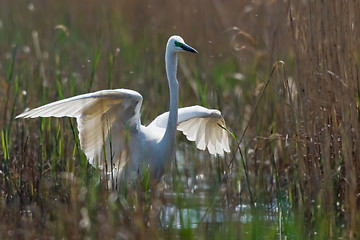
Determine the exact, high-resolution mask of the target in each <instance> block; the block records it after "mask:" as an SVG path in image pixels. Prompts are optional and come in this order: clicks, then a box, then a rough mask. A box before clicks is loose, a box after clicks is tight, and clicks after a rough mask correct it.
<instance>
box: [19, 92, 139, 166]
mask: <svg viewBox="0 0 360 240" xmlns="http://www.w3.org/2000/svg"><path fill="white" fill-rule="evenodd" d="M141 103H142V96H141V95H140V94H139V93H138V92H135V91H132V90H128V89H115V90H102V91H98V92H94V93H88V94H83V95H79V96H75V97H71V98H67V99H63V100H60V101H56V102H53V103H49V104H46V105H44V106H41V107H38V108H35V109H32V110H29V111H27V112H24V113H22V114H20V115H18V116H17V117H16V118H35V117H65V116H66V117H75V118H76V121H77V126H78V130H79V138H80V145H81V148H82V149H83V151H84V153H85V155H86V156H87V158H88V160H89V163H91V164H92V165H93V166H97V167H103V163H104V160H105V157H106V156H107V162H108V163H110V158H111V160H113V163H116V162H117V161H120V160H121V159H120V158H121V154H123V151H125V135H126V131H137V130H138V129H139V127H140V107H141ZM109 132H110V133H111V136H109V135H108V133H109ZM110 139H111V140H110ZM104 143H105V149H106V155H104V153H103V147H104ZM110 145H112V147H110ZM110 149H111V150H112V151H111V154H110ZM110 156H112V157H110Z"/></svg>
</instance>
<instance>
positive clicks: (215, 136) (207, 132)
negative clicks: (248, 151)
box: [149, 106, 230, 154]
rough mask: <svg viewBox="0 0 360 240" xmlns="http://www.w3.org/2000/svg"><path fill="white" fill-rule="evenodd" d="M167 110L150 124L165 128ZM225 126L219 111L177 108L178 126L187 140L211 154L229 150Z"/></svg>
mask: <svg viewBox="0 0 360 240" xmlns="http://www.w3.org/2000/svg"><path fill="white" fill-rule="evenodd" d="M168 117H169V112H166V113H163V114H161V115H160V116H158V117H157V118H156V119H155V120H154V121H153V122H152V123H151V124H150V125H149V127H150V126H156V127H161V128H166V126H167V121H168ZM219 125H220V126H223V127H225V120H224V118H223V117H222V115H221V112H220V111H219V110H216V109H207V108H204V107H201V106H191V107H184V108H179V110H178V127H177V129H178V130H179V131H182V132H183V133H184V134H185V136H186V138H187V139H188V140H189V141H195V142H196V146H197V148H198V149H200V150H205V148H207V149H208V150H209V152H210V153H211V154H223V153H224V151H225V152H230V147H229V138H228V133H227V132H226V130H224V129H223V128H221V127H220V126H219Z"/></svg>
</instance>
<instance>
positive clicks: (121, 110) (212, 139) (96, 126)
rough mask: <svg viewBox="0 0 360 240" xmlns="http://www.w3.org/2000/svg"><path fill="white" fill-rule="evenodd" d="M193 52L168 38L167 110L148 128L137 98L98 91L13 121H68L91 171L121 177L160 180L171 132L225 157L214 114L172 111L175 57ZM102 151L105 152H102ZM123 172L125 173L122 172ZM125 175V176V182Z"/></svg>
mask: <svg viewBox="0 0 360 240" xmlns="http://www.w3.org/2000/svg"><path fill="white" fill-rule="evenodd" d="M181 51H189V52H197V51H196V50H195V49H193V48H191V47H190V46H188V45H186V44H185V42H184V40H183V39H182V38H181V37H179V36H172V37H170V39H169V41H168V43H167V47H166V54H165V56H166V57H165V61H166V71H167V76H168V81H169V88H170V110H169V112H166V113H163V114H161V115H160V116H158V117H157V118H156V119H155V120H154V121H153V122H151V123H150V124H149V125H148V126H143V125H141V122H140V108H141V104H142V100H143V98H142V96H141V95H140V94H139V93H138V92H136V91H133V90H128V89H115V90H102V91H98V92H94V93H88V94H83V95H79V96H75V97H71V98H67V99H64V100H60V101H56V102H53V103H49V104H46V105H44V106H41V107H38V108H35V109H32V110H29V111H27V112H24V113H22V114H20V115H18V116H17V117H16V118H35V117H74V118H76V120H77V126H78V131H79V138H80V145H81V148H82V149H83V151H84V152H85V154H86V157H87V158H88V160H89V163H91V164H92V165H93V166H95V167H100V168H104V166H105V164H107V166H106V169H107V170H108V171H111V170H116V172H117V173H122V171H123V169H127V173H128V174H129V175H130V177H134V176H136V174H137V173H138V172H139V171H140V170H141V168H142V165H145V166H148V167H149V168H150V170H151V173H152V175H153V176H154V177H157V178H159V177H160V176H161V175H162V174H163V169H164V165H165V162H166V161H168V160H169V159H171V158H172V157H173V154H174V144H175V134H176V128H177V130H179V131H182V132H183V133H184V134H185V135H186V137H187V139H188V140H190V141H195V142H196V146H197V148H199V149H201V150H205V149H206V148H207V149H208V150H209V152H210V153H211V154H223V153H224V151H225V152H230V148H229V142H228V135H227V132H226V131H225V130H224V129H223V128H221V127H220V126H219V125H221V126H225V121H224V119H223V117H222V116H221V113H220V111H218V110H215V109H207V108H204V107H201V106H191V107H185V108H180V109H178V82H177V79H176V69H177V53H178V52H181ZM104 149H105V152H104ZM124 167H125V168H124ZM129 175H127V176H129Z"/></svg>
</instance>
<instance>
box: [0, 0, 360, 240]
mask: <svg viewBox="0 0 360 240" xmlns="http://www.w3.org/2000/svg"><path fill="white" fill-rule="evenodd" d="M0 6H1V7H0V98H1V102H0V109H1V111H0V126H1V143H2V145H1V149H0V152H1V165H0V177H1V181H0V204H1V205H0V216H1V220H0V238H1V239H13V238H18V239H35V238H65V239H79V238H80V239H83V238H90V239H96V238H104V237H107V238H114V239H154V238H160V239H168V238H170V239H174V238H175V239H176V238H185V239H192V238H196V239H222V238H225V237H227V238H229V239H239V238H241V239H285V238H286V239H324V238H333V239H338V238H339V239H341V238H346V239H356V238H357V237H359V233H358V229H359V226H360V221H359V219H360V216H359V211H358V209H359V204H360V202H359V192H360V191H359V190H360V187H359V178H360V177H359V176H360V165H359V160H360V159H359V158H360V147H359V146H360V145H359V133H360V126H359V119H360V113H359V102H360V80H359V50H360V48H359V44H360V43H359V40H358V39H359V31H360V30H359V29H360V28H359V21H360V15H359V14H357V13H359V12H360V4H359V3H358V2H357V1H355V0H353V1H336V2H334V1H332V2H319V1H315V0H314V1H311V0H310V1H289V0H288V1H275V0H274V1H246V0H241V1H240V0H239V1H220V0H212V1H204V0H201V1H195V0H186V1H173V0H171V1H159V0H147V1H122V0H120V1H110V0H106V1H100V0H92V1H70V0H63V1H53V0H51V1H41V0H35V1H23V0H19V1H9V0H0ZM173 34H178V35H181V36H182V37H183V38H184V39H185V41H186V42H187V43H189V44H190V45H191V46H193V47H194V48H196V49H197V50H198V51H199V54H197V55H196V56H195V55H194V56H190V55H187V56H180V63H179V71H178V79H179V83H180V106H189V105H195V104H200V105H203V106H205V107H208V108H218V109H220V110H221V112H222V114H223V115H224V117H225V120H226V121H227V126H228V127H229V129H230V130H231V132H233V133H234V134H235V136H236V137H237V140H235V139H232V148H231V149H232V153H230V154H227V155H225V156H224V157H219V156H217V157H213V156H210V155H209V154H207V153H202V152H198V151H197V150H196V147H195V145H194V144H192V143H188V142H186V141H184V137H182V136H180V134H179V136H178V144H177V149H178V156H181V157H178V159H177V160H178V161H176V162H174V163H176V164H172V167H169V169H168V171H167V174H166V175H165V177H164V183H162V184H160V186H158V187H157V190H156V191H154V190H153V191H151V190H149V189H148V188H147V187H146V186H145V187H144V188H143V189H137V190H134V192H130V193H127V194H121V195H120V196H118V197H116V196H114V194H113V193H111V192H110V191H108V190H107V189H106V188H105V186H104V184H103V183H102V181H101V176H100V175H99V173H97V171H96V170H94V169H92V168H91V167H90V166H88V165H87V161H86V158H85V156H84V155H83V154H82V152H81V150H80V149H79V147H78V143H77V137H76V130H74V129H76V127H75V121H73V120H70V121H69V120H68V119H38V120H31V121H22V120H16V121H15V120H14V117H15V116H16V115H17V114H19V113H21V112H23V111H24V110H25V109H26V108H28V107H29V108H34V107H37V106H39V105H41V104H45V103H48V102H51V101H55V100H58V99H61V98H65V97H70V96H73V95H76V94H81V93H86V92H90V91H96V90H100V89H108V88H129V89H134V90H136V91H138V92H139V93H141V94H142V95H143V97H144V103H143V108H142V120H143V122H144V123H149V122H150V121H151V120H152V119H154V117H156V116H157V115H158V114H160V113H162V112H164V111H167V109H168V98H169V97H168V87H167V82H166V74H165V67H164V54H165V45H166V42H167V39H168V38H169V36H171V35H173ZM237 141H239V142H237ZM99 179H100V181H99ZM219 216H220V217H219Z"/></svg>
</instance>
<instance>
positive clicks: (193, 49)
mask: <svg viewBox="0 0 360 240" xmlns="http://www.w3.org/2000/svg"><path fill="white" fill-rule="evenodd" d="M180 47H181V49H182V50H184V51H187V52H193V53H198V51H196V50H195V48H192V47H190V46H189V45H186V44H182V45H181V46H180Z"/></svg>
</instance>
